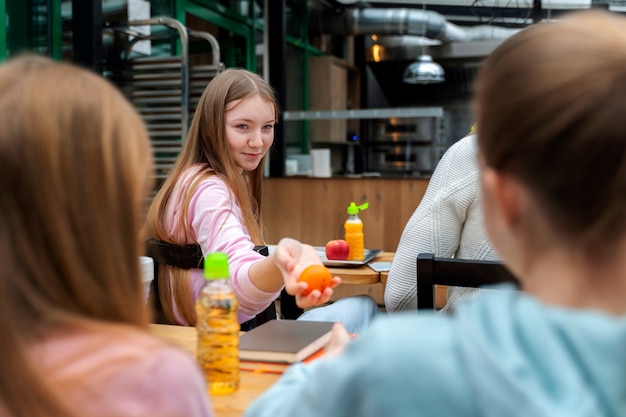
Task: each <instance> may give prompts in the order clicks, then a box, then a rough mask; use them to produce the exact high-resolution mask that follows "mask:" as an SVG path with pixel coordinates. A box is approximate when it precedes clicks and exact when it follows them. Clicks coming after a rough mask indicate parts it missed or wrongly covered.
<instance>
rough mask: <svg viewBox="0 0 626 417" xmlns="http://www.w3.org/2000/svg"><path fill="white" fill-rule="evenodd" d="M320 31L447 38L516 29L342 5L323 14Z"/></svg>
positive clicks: (502, 35) (501, 35) (504, 34)
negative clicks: (334, 11) (335, 11)
mask: <svg viewBox="0 0 626 417" xmlns="http://www.w3.org/2000/svg"><path fill="white" fill-rule="evenodd" d="M322 31H323V33H326V34H333V35H343V36H349V35H371V34H380V35H417V36H425V37H427V38H431V39H437V40H440V41H441V42H443V43H448V42H472V41H479V40H485V39H506V38H508V37H510V36H511V35H513V34H515V33H517V32H518V31H519V29H510V28H502V27H498V26H490V25H480V26H473V27H461V26H457V25H455V24H453V23H450V22H449V21H447V20H446V18H445V17H444V16H442V15H441V14H439V13H437V12H433V11H430V10H423V9H406V8H393V9H377V8H365V9H356V8H353V9H346V10H345V11H344V12H343V13H341V14H335V15H329V16H324V18H323V19H322Z"/></svg>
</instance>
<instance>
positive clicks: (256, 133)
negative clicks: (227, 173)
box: [225, 95, 276, 172]
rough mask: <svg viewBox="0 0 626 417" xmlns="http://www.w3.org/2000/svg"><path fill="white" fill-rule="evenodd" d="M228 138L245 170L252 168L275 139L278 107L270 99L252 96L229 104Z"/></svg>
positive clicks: (227, 112) (227, 114)
mask: <svg viewBox="0 0 626 417" xmlns="http://www.w3.org/2000/svg"><path fill="white" fill-rule="evenodd" d="M225 119H226V140H227V141H228V147H229V149H230V152H231V153H232V155H233V158H234V160H235V165H236V166H237V167H238V168H240V169H241V172H243V171H252V170H254V169H256V167H258V166H259V163H260V162H261V159H262V158H263V156H265V154H266V153H267V151H268V149H269V148H270V146H272V142H274V124H275V123H276V120H275V111H274V105H273V104H272V102H271V101H266V100H264V99H262V98H261V96H258V95H256V96H252V97H248V98H244V99H242V100H236V101H233V102H231V103H228V105H227V106H226V114H225Z"/></svg>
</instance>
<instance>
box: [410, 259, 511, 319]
mask: <svg viewBox="0 0 626 417" xmlns="http://www.w3.org/2000/svg"><path fill="white" fill-rule="evenodd" d="M504 282H509V283H513V284H516V285H517V286H518V287H519V281H518V280H517V278H515V276H513V274H511V272H510V271H509V270H508V269H507V268H506V267H505V266H504V265H503V264H502V263H501V262H495V261H477V260H469V259H455V258H436V257H435V256H434V255H433V254H431V253H420V254H419V255H418V256H417V308H418V309H419V310H423V309H431V310H432V309H434V308H435V286H436V285H447V286H452V287H472V288H478V287H481V286H483V285H490V284H498V283H504Z"/></svg>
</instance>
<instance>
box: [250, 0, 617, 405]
mask: <svg viewBox="0 0 626 417" xmlns="http://www.w3.org/2000/svg"><path fill="white" fill-rule="evenodd" d="M474 108H475V112H476V120H477V122H478V125H479V126H480V132H479V135H478V145H479V161H480V181H481V195H482V203H483V206H482V209H483V211H484V221H485V226H486V229H487V233H488V234H489V238H490V240H491V242H492V243H493V245H494V248H495V249H496V251H497V252H498V254H499V255H500V256H501V259H502V261H503V262H504V263H505V264H506V266H507V267H508V268H509V269H510V270H511V272H512V273H513V274H514V275H515V276H517V277H518V278H519V279H520V282H521V285H522V289H523V291H517V290H516V288H514V287H512V286H508V285H502V286H497V289H498V292H497V293H496V292H485V293H483V294H481V295H480V296H479V297H478V298H477V299H476V300H475V301H473V302H471V303H469V304H467V305H463V306H459V307H458V309H457V310H456V311H455V313H453V314H452V315H449V316H446V315H436V314H434V313H420V314H419V315H418V314H417V313H415V312H402V313H391V314H387V315H384V316H381V317H379V318H377V319H376V320H375V321H374V323H373V324H372V325H371V326H370V327H369V328H368V329H366V330H365V331H364V332H362V333H361V334H360V335H359V336H357V337H356V338H355V339H353V340H350V338H349V336H348V335H347V333H346V332H345V329H343V328H342V326H341V325H340V324H336V325H335V327H334V328H333V338H332V339H331V342H330V344H329V345H328V346H327V350H326V355H325V356H324V357H322V358H320V359H318V360H316V361H313V362H311V363H309V364H296V365H294V366H292V367H290V368H289V369H288V370H287V372H285V374H284V375H283V376H282V377H281V379H280V380H279V381H278V382H277V383H276V384H275V385H274V386H272V387H271V388H270V389H268V390H267V391H266V392H265V393H264V394H263V395H261V396H260V397H259V398H258V399H257V400H256V401H255V402H254V403H253V404H252V405H251V406H250V407H249V409H248V410H247V412H246V414H245V416H246V417H270V416H271V417H282V416H298V417H309V416H320V417H321V416H323V417H348V416H350V417H352V416H385V417H396V416H398V417H400V416H403V417H404V416H428V417H448V416H450V417H452V416H464V417H474V416H475V417H478V416H481V417H484V416H493V417H503V416H506V417H531V416H532V417H543V416H549V417H558V416H563V417H576V416H581V417H582V416H585V417H587V416H594V417H595V416H602V417H623V416H626V256H625V254H626V215H625V213H626V123H624V119H626V18H625V17H623V16H619V15H616V14H611V13H610V12H608V11H601V10H590V11H583V12H574V13H572V14H570V15H568V16H564V17H563V19H561V20H559V21H556V22H549V23H537V24H535V25H532V26H530V27H528V28H526V29H524V30H522V31H520V32H519V33H517V34H515V35H513V36H512V37H510V38H509V39H507V40H505V41H504V42H503V43H502V44H501V45H500V46H498V47H497V48H496V49H495V50H494V51H493V52H492V53H491V54H490V56H489V57H488V58H487V59H486V60H485V62H484V64H483V66H482V67H481V69H480V71H479V74H478V77H477V80H476V84H475V97H474Z"/></svg>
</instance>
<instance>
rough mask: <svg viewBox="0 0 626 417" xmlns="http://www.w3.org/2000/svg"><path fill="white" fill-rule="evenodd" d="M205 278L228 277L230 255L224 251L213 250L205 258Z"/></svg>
mask: <svg viewBox="0 0 626 417" xmlns="http://www.w3.org/2000/svg"><path fill="white" fill-rule="evenodd" d="M204 278H206V279H208V280H211V279H227V278H228V255H226V254H225V253H224V252H212V253H209V254H208V255H207V256H206V257H205V258H204Z"/></svg>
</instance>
